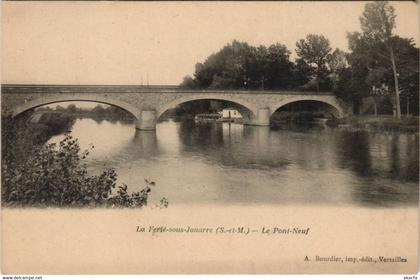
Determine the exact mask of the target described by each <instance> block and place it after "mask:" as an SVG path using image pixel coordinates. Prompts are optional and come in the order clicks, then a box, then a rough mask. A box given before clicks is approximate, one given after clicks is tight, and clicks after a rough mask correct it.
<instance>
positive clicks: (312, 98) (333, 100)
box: [270, 96, 344, 118]
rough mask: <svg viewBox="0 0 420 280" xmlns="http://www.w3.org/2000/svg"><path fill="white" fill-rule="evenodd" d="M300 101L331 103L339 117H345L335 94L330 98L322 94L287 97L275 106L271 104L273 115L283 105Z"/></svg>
mask: <svg viewBox="0 0 420 280" xmlns="http://www.w3.org/2000/svg"><path fill="white" fill-rule="evenodd" d="M299 101H316V102H320V103H324V104H327V105H330V106H331V107H333V108H334V109H335V110H336V111H337V113H338V117H339V118H342V117H344V110H343V108H342V107H341V106H340V104H339V103H338V101H337V100H336V98H335V97H334V96H330V97H328V98H326V97H322V96H320V97H318V96H307V97H303V96H299V97H295V98H287V99H285V100H282V101H280V102H278V103H276V104H274V105H273V106H270V110H271V116H272V115H273V114H274V113H275V112H276V111H277V110H278V109H280V108H281V107H283V106H285V105H287V104H290V103H294V102H299Z"/></svg>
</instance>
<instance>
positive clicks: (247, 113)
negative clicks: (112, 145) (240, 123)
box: [156, 93, 257, 123]
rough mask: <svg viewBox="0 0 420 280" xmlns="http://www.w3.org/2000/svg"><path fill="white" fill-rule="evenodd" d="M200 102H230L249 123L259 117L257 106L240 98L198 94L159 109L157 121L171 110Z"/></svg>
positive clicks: (176, 100) (173, 101)
mask: <svg viewBox="0 0 420 280" xmlns="http://www.w3.org/2000/svg"><path fill="white" fill-rule="evenodd" d="M199 100H218V101H228V102H231V103H234V104H235V105H237V106H236V109H238V111H239V112H240V113H241V114H242V116H243V117H244V120H246V122H248V123H251V122H253V121H254V119H255V117H256V116H257V108H255V106H253V105H252V104H251V103H248V102H247V101H245V100H242V99H240V98H234V97H233V98H232V97H225V96H223V97H221V96H220V94H218V95H217V94H200V93H197V94H196V95H192V96H185V97H181V98H177V99H175V100H172V101H171V102H168V103H166V104H165V105H163V106H161V107H159V108H158V110H157V112H156V115H157V119H159V118H160V117H161V116H162V115H163V113H165V112H166V111H167V110H169V109H173V108H175V107H177V106H178V105H181V104H183V103H188V102H193V101H199Z"/></svg>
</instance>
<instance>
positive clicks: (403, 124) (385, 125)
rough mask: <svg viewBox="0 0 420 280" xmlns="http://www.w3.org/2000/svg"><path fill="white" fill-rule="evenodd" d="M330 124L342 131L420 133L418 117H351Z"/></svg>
mask: <svg viewBox="0 0 420 280" xmlns="http://www.w3.org/2000/svg"><path fill="white" fill-rule="evenodd" d="M330 123H331V124H333V125H336V126H338V127H340V128H342V129H349V130H366V131H373V132H404V133H418V132H419V117H417V116H409V117H406V116H402V117H401V119H399V120H398V119H396V118H394V117H393V116H389V115H379V116H350V117H346V118H343V119H340V120H335V121H332V122H330Z"/></svg>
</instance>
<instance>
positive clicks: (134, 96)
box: [1, 85, 348, 130]
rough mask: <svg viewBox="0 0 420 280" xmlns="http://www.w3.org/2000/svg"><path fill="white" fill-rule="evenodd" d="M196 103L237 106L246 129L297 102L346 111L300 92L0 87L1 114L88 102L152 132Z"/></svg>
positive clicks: (324, 95)
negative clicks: (168, 114)
mask: <svg viewBox="0 0 420 280" xmlns="http://www.w3.org/2000/svg"><path fill="white" fill-rule="evenodd" d="M195 100H223V101H229V102H232V103H234V104H235V109H237V110H238V111H239V112H240V113H241V115H242V116H243V118H244V123H245V124H249V125H260V126H268V125H270V117H271V115H272V114H273V113H274V112H275V111H276V110H277V109H279V108H281V107H283V106H285V105H287V104H289V103H292V102H297V101H318V102H322V103H326V104H328V105H330V106H332V107H333V108H335V109H336V113H337V117H343V116H345V115H346V114H347V112H348V109H347V108H346V107H345V106H344V105H343V103H341V102H340V101H339V100H338V99H337V98H336V97H335V96H334V94H333V93H330V92H304V91H251V90H249V91H244V90H186V89H182V88H179V87H174V86H147V87H146V86H124V85H122V86H75V85H74V86H73V85H2V89H1V109H2V115H3V116H4V115H12V116H17V115H19V114H20V113H23V112H25V111H27V110H30V109H33V108H37V107H40V106H43V105H47V104H51V103H57V102H67V101H92V102H98V103H104V104H108V105H113V106H117V107H119V108H121V109H123V110H125V111H127V112H129V113H130V114H132V115H133V116H134V118H135V120H136V128H138V129H142V130H154V129H155V128H156V123H157V120H158V119H159V117H160V116H161V115H162V114H163V113H164V112H165V111H167V110H169V109H172V108H175V107H176V106H178V105H180V104H182V103H185V102H190V101H195Z"/></svg>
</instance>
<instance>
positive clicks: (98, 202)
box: [2, 120, 154, 207]
mask: <svg viewBox="0 0 420 280" xmlns="http://www.w3.org/2000/svg"><path fill="white" fill-rule="evenodd" d="M10 122H13V121H12V120H3V131H2V152H3V154H2V205H3V206H33V207H50V206H52V207H141V206H145V205H147V198H148V195H149V192H150V190H151V188H150V187H151V186H153V185H154V182H149V181H147V180H146V186H145V188H144V189H142V190H141V191H139V192H134V193H128V187H127V185H121V186H117V174H116V172H115V170H114V169H107V170H105V171H103V172H102V173H101V174H99V175H93V176H92V175H89V174H88V172H87V167H86V164H85V163H83V160H84V159H85V158H86V156H87V155H88V154H89V151H88V150H87V151H83V152H81V151H80V146H79V143H78V141H77V139H74V138H73V137H71V136H70V135H68V134H66V136H65V137H64V139H63V140H62V141H60V142H59V143H58V144H55V143H54V144H44V145H39V144H38V145H37V144H34V143H33V140H28V137H27V135H24V134H28V133H30V132H31V131H30V129H29V130H28V129H26V130H24V131H22V130H21V129H22V127H20V128H17V127H16V123H14V125H13V124H11V123H10ZM26 124H27V123H26ZM4 129H7V130H6V131H5V130H4ZM25 139H26V140H25Z"/></svg>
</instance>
